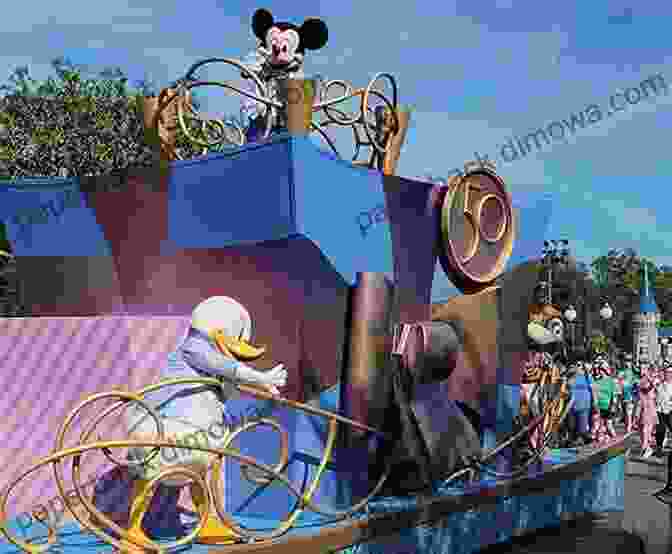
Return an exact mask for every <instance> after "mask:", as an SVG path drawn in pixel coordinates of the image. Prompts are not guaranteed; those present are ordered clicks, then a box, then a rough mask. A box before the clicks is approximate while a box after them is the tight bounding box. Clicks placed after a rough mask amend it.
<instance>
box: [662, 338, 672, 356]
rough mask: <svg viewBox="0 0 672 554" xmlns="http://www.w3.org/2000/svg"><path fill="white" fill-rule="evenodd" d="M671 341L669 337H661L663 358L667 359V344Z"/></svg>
mask: <svg viewBox="0 0 672 554" xmlns="http://www.w3.org/2000/svg"><path fill="white" fill-rule="evenodd" d="M669 342H670V339H668V338H667V337H662V338H661V339H660V344H661V346H662V348H661V350H662V351H661V353H660V357H661V358H662V359H663V360H667V345H668V343H669Z"/></svg>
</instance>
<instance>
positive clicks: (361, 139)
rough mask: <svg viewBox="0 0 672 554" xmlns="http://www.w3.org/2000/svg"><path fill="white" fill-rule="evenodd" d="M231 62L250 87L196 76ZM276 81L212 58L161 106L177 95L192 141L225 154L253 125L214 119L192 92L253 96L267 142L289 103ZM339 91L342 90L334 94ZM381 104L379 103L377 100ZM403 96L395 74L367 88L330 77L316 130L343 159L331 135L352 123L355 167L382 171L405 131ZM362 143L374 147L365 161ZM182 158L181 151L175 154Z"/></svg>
mask: <svg viewBox="0 0 672 554" xmlns="http://www.w3.org/2000/svg"><path fill="white" fill-rule="evenodd" d="M215 63H218V64H224V65H228V66H230V67H232V68H234V69H236V70H237V71H238V72H239V77H240V78H241V79H242V80H243V81H246V82H247V83H249V84H251V85H252V86H251V89H254V90H246V89H245V88H244V87H243V86H240V83H239V82H233V81H212V80H200V79H198V78H197V77H196V73H197V71H198V70H199V69H201V68H203V67H205V66H207V65H210V64H215ZM385 83H387V85H388V87H389V88H390V90H391V92H390V93H389V95H386V94H385V93H384V92H383V91H382V90H381V88H383V87H381V86H379V85H384V84H385ZM271 85H272V81H271V82H268V83H267V82H264V81H262V79H261V78H260V77H259V75H258V74H257V73H256V72H255V69H254V68H253V67H251V66H248V65H246V64H244V63H243V62H242V61H240V60H236V59H232V58H208V59H205V60H201V61H199V62H197V63H195V64H194V65H192V66H191V67H190V68H189V70H188V71H187V73H186V75H185V76H184V77H183V78H181V79H179V80H178V81H177V83H176V85H175V91H176V92H177V94H176V96H175V98H174V99H171V100H170V101H168V102H166V103H165V104H163V105H162V107H161V108H160V109H165V108H166V107H167V106H168V105H169V104H170V103H171V102H172V101H174V100H175V99H176V98H181V99H182V100H187V101H180V102H177V122H178V125H179V129H180V131H181V132H182V134H183V135H184V137H185V138H186V139H187V141H189V142H190V143H191V144H192V145H194V146H196V147H198V148H200V149H201V152H200V153H201V154H208V153H212V152H222V151H223V150H225V149H226V148H231V147H233V148H235V147H240V146H243V145H244V144H245V143H246V140H247V139H246V136H247V135H246V131H247V129H248V127H249V123H245V122H243V121H240V120H236V119H235V118H232V119H227V118H224V119H213V118H211V117H208V116H206V115H205V114H202V113H200V112H199V111H198V110H196V109H195V108H194V107H193V106H192V105H191V103H190V102H189V101H188V100H189V97H190V93H191V91H192V90H194V89H196V88H199V87H208V86H211V87H218V88H221V89H224V90H226V91H228V92H229V93H230V94H237V95H239V96H240V97H241V100H242V99H248V100H250V101H253V102H255V103H256V104H257V106H260V107H261V108H260V112H261V117H262V119H263V129H262V132H261V135H260V138H261V140H265V139H268V138H269V136H270V135H271V132H272V131H273V128H274V124H275V122H277V121H278V120H279V115H280V114H281V113H282V112H283V110H284V108H285V105H284V103H283V102H282V101H280V99H279V98H278V97H277V95H276V94H275V93H274V90H273V86H271ZM334 90H339V91H340V94H339V95H336V96H333V97H332V96H330V95H331V94H332V92H333V91H334ZM353 100H354V101H357V102H358V103H359V106H358V108H357V109H356V110H355V111H353V112H351V113H349V112H347V111H346V110H345V106H344V104H346V103H347V102H349V101H353ZM375 101H378V104H377V105H376V102H375ZM398 108H399V98H398V89H397V83H396V80H395V78H394V77H393V76H392V75H391V74H389V73H378V74H376V75H375V76H374V77H373V78H372V79H371V80H370V81H369V83H368V84H367V85H366V86H365V87H364V88H358V89H355V88H353V86H352V85H351V84H350V83H348V82H346V81H343V80H332V81H326V82H324V83H323V84H322V86H321V87H320V90H319V96H318V98H316V102H315V104H314V105H313V121H312V123H311V129H310V131H311V132H315V133H317V134H318V135H319V136H320V138H321V139H322V140H323V141H324V142H325V143H326V145H327V146H328V147H329V149H330V150H331V151H332V152H333V153H334V154H335V155H336V157H337V158H339V159H344V158H343V157H342V156H341V155H340V153H339V152H338V150H337V148H336V145H335V143H334V141H333V140H332V138H331V137H330V136H329V135H328V133H327V129H328V128H330V127H334V126H337V127H350V128H351V129H352V132H353V138H354V154H353V156H352V158H351V160H350V161H351V162H352V163H353V164H355V165H360V166H366V167H369V168H371V169H379V170H380V169H382V168H383V160H384V158H385V155H386V153H387V152H388V148H389V142H388V141H389V139H390V137H391V136H394V135H395V134H396V133H397V132H398V130H399V129H400V122H399V118H398V112H397V110H398ZM362 147H369V148H370V149H371V151H370V154H369V156H368V158H366V159H359V157H360V155H361V149H362ZM175 155H176V157H177V158H178V159H181V157H182V156H181V154H180V153H179V151H177V152H176V153H175Z"/></svg>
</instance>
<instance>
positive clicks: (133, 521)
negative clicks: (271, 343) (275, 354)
mask: <svg viewBox="0 0 672 554" xmlns="http://www.w3.org/2000/svg"><path fill="white" fill-rule="evenodd" d="M251 335H252V319H251V317H250V314H249V313H248V311H247V310H246V309H245V307H243V306H242V305H241V304H239V303H238V302H237V301H236V300H234V299H232V298H229V297H226V296H214V297H211V298H208V299H207V300H204V301H203V302H201V303H200V304H199V305H198V306H196V308H195V309H194V311H193V314H192V319H191V326H190V328H189V330H188V332H187V334H186V336H185V338H184V340H183V341H182V343H181V345H180V346H179V347H178V348H177V350H176V351H175V352H173V353H172V354H171V355H170V356H169V360H168V364H167V365H166V366H165V367H164V369H163V371H162V372H161V380H165V379H171V378H180V377H182V378H194V377H216V378H218V379H220V380H221V381H222V386H221V387H213V386H203V385H191V384H188V385H173V386H166V387H163V388H161V389H159V390H158V391H156V392H155V393H153V394H151V395H149V394H148V395H147V396H146V397H145V401H146V402H147V403H148V404H149V405H150V406H152V408H155V409H156V410H157V411H158V413H159V414H160V417H161V419H162V423H163V426H164V432H165V436H166V439H167V440H170V441H174V442H175V443H176V444H182V445H185V444H189V442H192V441H190V439H189V437H194V435H196V434H198V433H200V434H201V435H204V431H206V430H208V431H209V430H210V429H212V428H213V427H214V426H217V427H218V428H219V429H225V430H227V433H228V432H229V431H230V427H231V424H230V418H229V416H228V415H227V413H226V410H225V408H224V405H225V403H226V401H227V400H228V399H229V398H231V397H232V395H233V393H234V391H235V387H234V384H235V383H247V384H250V385H254V386H258V387H260V388H261V389H263V390H264V391H266V392H270V393H271V394H273V395H276V396H279V394H280V391H279V390H278V389H279V388H281V387H284V386H285V385H286V383H287V371H286V370H285V369H284V366H283V364H279V365H276V366H275V367H274V368H272V369H271V370H269V371H259V370H256V369H254V368H252V367H250V366H248V365H246V363H245V362H250V361H253V360H256V359H258V358H260V357H261V356H262V355H263V354H264V353H265V348H263V347H260V348H257V347H255V346H252V345H251V344H250V342H249V341H250V338H251ZM126 421H127V425H128V428H129V434H130V437H131V438H132V439H140V440H145V439H149V440H155V439H156V438H157V429H156V423H155V421H154V420H153V419H152V418H151V417H150V416H149V414H148V412H147V411H146V410H145V409H144V408H142V407H141V406H139V405H137V404H136V405H133V407H131V408H129V409H127V412H126ZM220 436H221V431H220ZM185 439H186V440H185ZM153 450H154V451H156V450H155V449H153V448H152V447H140V448H133V449H130V450H129V455H128V456H129V461H130V462H131V465H130V469H131V471H132V472H133V477H134V486H133V491H132V493H131V505H130V513H129V530H128V532H129V535H130V537H131V538H132V539H133V540H134V541H138V542H139V543H140V544H143V545H147V541H148V538H147V536H146V534H145V532H144V530H143V528H142V520H143V517H144V515H145V513H146V512H147V510H148V509H149V506H150V503H151V500H152V496H153V495H152V490H151V487H150V486H149V483H150V480H151V479H152V478H153V477H155V476H156V475H158V474H159V473H160V472H161V471H164V470H166V469H167V468H168V467H169V466H170V467H171V468H174V467H180V468H187V469H190V470H192V471H196V472H197V473H199V474H201V475H203V476H205V474H206V473H207V472H208V470H209V469H210V466H212V470H213V471H214V472H221V460H220V459H217V458H216V456H214V455H212V454H209V453H207V452H201V451H197V450H191V449H185V448H181V449H169V448H161V449H159V452H158V455H156V454H155V455H152V451H153ZM170 450H173V455H172V456H170V457H169V456H166V455H165V452H167V451H170ZM175 451H177V454H178V455H175ZM143 460H144V461H143ZM161 484H162V485H167V486H171V487H172V486H174V487H182V486H184V485H185V484H186V478H183V479H181V478H177V477H176V478H175V479H173V480H162V481H161ZM190 492H191V497H192V499H193V502H194V505H195V507H196V508H197V509H198V510H199V512H200V511H202V508H203V507H204V506H205V503H206V499H205V498H204V497H203V494H202V491H201V490H200V488H199V487H198V485H197V484H195V483H192V484H191V485H190ZM211 505H212V504H211ZM197 540H198V541H199V542H202V543H206V544H226V543H233V542H237V535H236V534H235V533H234V531H233V530H232V529H231V528H230V527H228V526H227V525H225V524H224V523H223V522H221V521H220V520H219V518H218V517H216V516H215V515H214V514H210V515H209V516H208V520H207V523H206V524H205V525H204V526H203V528H202V529H201V531H200V533H199V535H198V537H197ZM124 546H125V549H124V550H125V551H126V552H145V550H144V549H143V548H139V547H138V546H136V545H135V544H132V543H128V544H126V543H125V544H124Z"/></svg>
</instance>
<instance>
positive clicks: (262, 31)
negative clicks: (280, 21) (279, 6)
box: [252, 8, 274, 40]
mask: <svg viewBox="0 0 672 554" xmlns="http://www.w3.org/2000/svg"><path fill="white" fill-rule="evenodd" d="M273 23H274V21H273V14H271V12H269V11H268V10H265V9H264V8H260V9H258V10H257V11H256V12H254V15H253V16H252V31H253V32H254V36H256V37H257V38H258V39H259V40H266V33H267V32H268V30H269V29H270V28H271V27H273Z"/></svg>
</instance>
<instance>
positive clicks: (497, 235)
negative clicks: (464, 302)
mask: <svg viewBox="0 0 672 554" xmlns="http://www.w3.org/2000/svg"><path fill="white" fill-rule="evenodd" d="M513 239H514V221H513V212H512V208H511V201H510V199H509V195H508V194H507V192H506V188H505V185H504V182H503V181H502V180H501V178H500V177H499V176H497V174H496V173H494V172H493V171H491V170H489V169H478V170H475V171H472V172H470V173H467V174H466V175H464V176H462V177H459V178H456V179H454V180H453V181H451V183H450V184H449V185H448V188H447V190H446V191H445V196H444V198H443V202H442V206H441V243H442V251H441V256H440V259H441V264H442V266H443V269H444V271H445V272H446V274H447V275H448V277H449V279H451V281H453V283H454V284H455V285H456V286H457V287H458V288H460V289H461V290H462V291H463V292H465V293H471V292H476V291H478V290H480V289H483V288H485V287H487V286H490V285H491V284H492V283H493V281H494V280H495V279H496V278H497V277H499V275H501V273H502V272H503V271H504V268H505V267H506V263H507V261H508V260H509V257H510V256H511V251H512V249H513Z"/></svg>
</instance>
